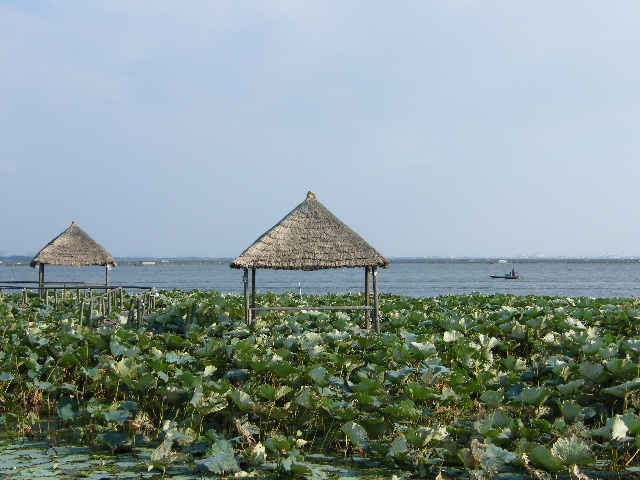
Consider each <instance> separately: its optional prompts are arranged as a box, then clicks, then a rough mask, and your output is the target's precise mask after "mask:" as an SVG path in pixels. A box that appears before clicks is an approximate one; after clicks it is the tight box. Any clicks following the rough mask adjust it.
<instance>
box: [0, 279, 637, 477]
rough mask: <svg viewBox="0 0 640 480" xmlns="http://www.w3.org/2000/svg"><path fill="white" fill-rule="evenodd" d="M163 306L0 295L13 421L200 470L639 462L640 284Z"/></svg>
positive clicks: (29, 429)
mask: <svg viewBox="0 0 640 480" xmlns="http://www.w3.org/2000/svg"><path fill="white" fill-rule="evenodd" d="M258 300H259V304H260V305H262V306H278V305H289V306H291V305H309V304H311V305H313V304H318V305H328V304H329V305H343V304H344V305H351V304H358V303H360V304H362V302H363V298H362V296H360V295H331V294H329V295H326V296H320V297H315V296H304V295H303V296H299V295H293V294H286V295H275V294H264V295H260V296H259V299H258ZM156 307H157V308H156V311H155V312H154V313H151V314H150V315H148V316H147V317H145V319H144V322H142V324H141V325H136V326H129V325H127V324H126V323H124V320H125V319H124V317H121V316H120V315H119V314H117V313H114V314H110V315H108V316H107V317H105V318H101V319H100V324H99V325H92V326H87V325H86V324H82V323H80V322H79V320H78V319H79V315H78V310H79V305H78V304H76V303H74V302H72V301H67V302H60V303H58V305H56V306H54V305H47V304H45V303H43V302H42V301H41V300H39V299H37V298H34V297H30V298H29V299H28V304H25V303H24V302H23V298H22V297H21V296H11V295H3V294H0V329H1V330H0V331H1V339H2V342H1V344H0V348H1V351H0V422H1V423H2V425H4V427H5V428H6V429H7V430H8V431H17V432H19V433H20V434H21V435H25V436H28V435H33V434H37V433H39V431H40V429H43V428H47V434H48V435H49V436H50V438H51V439H52V440H65V441H67V442H72V443H74V444H84V445H92V446H96V445H97V446H102V447H103V448H107V449H109V450H110V452H111V453H113V454H117V453H118V452H121V451H127V450H131V449H135V448H136V446H139V445H145V446H149V445H152V446H154V448H155V450H154V452H153V455H152V456H151V460H150V461H149V467H150V468H156V469H159V470H164V469H165V468H166V467H167V465H169V464H170V463H172V462H176V461H182V462H184V461H188V462H192V463H193V465H194V469H195V470H196V471H199V472H202V473H203V474H230V473H235V472H239V471H251V470H260V469H261V468H265V465H276V467H275V468H276V470H278V471H279V472H286V473H288V474H299V475H302V476H307V475H311V470H310V469H309V468H308V466H307V464H306V463H305V457H306V456H308V455H310V454H317V453H319V452H321V453H323V454H327V455H334V456H335V455H339V456H350V455H351V456H359V457H362V456H364V457H367V458H373V459H376V460H377V461H379V462H382V463H387V464H389V465H393V466H396V467H400V468H402V469H403V470H405V471H406V472H410V473H411V475H412V476H415V477H421V476H422V477H433V476H434V475H435V474H436V473H438V472H439V471H440V469H444V470H449V471H456V470H465V471H467V472H471V473H473V474H474V475H475V477H476V478H482V477H484V478H493V477H496V476H497V475H499V474H502V473H504V472H520V473H522V474H523V475H527V476H531V477H532V478H552V477H553V476H556V475H557V474H558V473H557V472H560V473H568V472H572V475H578V474H579V473H580V472H579V470H582V471H583V472H585V471H586V472H587V473H589V472H592V473H593V472H596V474H599V473H602V472H615V473H618V474H619V475H620V474H623V473H628V472H633V471H635V470H636V465H637V463H636V458H637V453H638V448H639V447H640V413H639V410H638V409H639V408H640V401H639V398H638V392H639V391H640V371H639V368H640V367H639V365H640V363H639V358H640V355H639V354H640V335H639V333H638V319H639V318H640V302H639V301H637V300H635V299H617V298H616V299H592V298H577V299H569V298H551V297H533V296H531V297H516V296H511V295H500V294H498V295H491V296H487V295H482V294H477V293H474V294H469V295H461V296H449V297H438V298H419V299H416V298H409V297H399V296H388V295H387V296H385V295H383V296H382V298H381V309H382V312H383V315H382V317H383V322H382V331H381V333H379V334H376V333H373V332H367V331H364V330H363V329H362V326H363V323H364V321H363V319H362V317H361V316H358V315H356V314H349V315H348V314H346V313H343V312H338V313H335V312H332V313H330V314H325V313H320V312H312V311H303V312H299V313H298V314H297V315H291V314H284V313H282V312H269V313H268V314H265V315H264V316H261V317H259V318H258V319H257V320H256V321H255V322H254V324H253V325H252V326H251V327H248V326H247V325H245V323H244V321H243V304H242V298H241V296H239V295H224V294H220V293H218V292H201V291H193V292H184V291H173V292H160V297H159V298H158V299H157V301H156ZM360 315H361V314H360ZM523 478H524V477H523Z"/></svg>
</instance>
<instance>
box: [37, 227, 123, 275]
mask: <svg viewBox="0 0 640 480" xmlns="http://www.w3.org/2000/svg"><path fill="white" fill-rule="evenodd" d="M39 263H41V264H44V265H70V266H73V267H86V266H88V265H102V266H106V265H112V266H114V267H115V266H116V265H117V263H116V261H115V259H114V258H113V257H112V256H111V254H110V253H109V252H107V251H106V250H105V249H104V248H103V247H102V245H100V244H99V243H98V242H96V241H95V240H94V239H93V238H91V237H90V236H89V235H87V234H86V233H85V232H84V230H82V229H81V228H80V227H79V226H78V225H77V224H76V222H72V223H71V226H70V227H69V228H67V229H66V230H65V231H64V232H62V233H61V234H60V235H58V236H57V237H56V238H54V239H53V240H51V241H50V242H49V243H48V244H47V246H46V247H44V248H43V249H42V250H40V251H39V252H38V254H37V255H36V256H35V257H34V258H33V260H31V266H32V267H35V266H36V265H38V264H39Z"/></svg>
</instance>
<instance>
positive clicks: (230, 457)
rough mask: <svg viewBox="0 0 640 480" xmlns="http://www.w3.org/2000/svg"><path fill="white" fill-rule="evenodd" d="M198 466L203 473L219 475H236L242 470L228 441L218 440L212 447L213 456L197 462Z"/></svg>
mask: <svg viewBox="0 0 640 480" xmlns="http://www.w3.org/2000/svg"><path fill="white" fill-rule="evenodd" d="M196 466H197V467H198V468H199V469H200V471H203V472H211V473H215V474H217V475H222V474H228V473H235V472H237V471H239V470H240V467H239V466H238V462H237V461H236V458H235V452H234V450H233V447H232V446H231V443H230V442H229V441H228V440H218V441H217V442H216V443H214V444H213V446H212V447H211V455H210V456H208V457H206V458H204V459H202V460H198V461H197V462H196Z"/></svg>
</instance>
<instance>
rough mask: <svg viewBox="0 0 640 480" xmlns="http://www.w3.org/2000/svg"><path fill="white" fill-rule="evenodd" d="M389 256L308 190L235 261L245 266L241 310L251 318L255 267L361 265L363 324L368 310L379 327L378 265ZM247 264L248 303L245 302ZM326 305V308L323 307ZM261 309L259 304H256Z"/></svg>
mask: <svg viewBox="0 0 640 480" xmlns="http://www.w3.org/2000/svg"><path fill="white" fill-rule="evenodd" d="M389 263H390V262H389V260H387V259H386V258H385V257H383V256H382V255H381V254H380V253H378V251H377V250H376V249H375V248H373V247H372V246H371V245H369V244H368V243H367V242H366V241H364V239H363V238H362V237H360V235H358V234H357V233H356V232H354V231H353V230H352V229H351V228H349V227H348V226H347V225H345V224H344V223H343V222H341V221H340V220H339V219H338V218H337V217H335V216H334V215H333V214H332V213H331V212H330V211H329V210H327V208H326V207H325V206H324V205H322V204H321V203H320V202H319V201H318V199H317V198H316V195H315V193H313V192H309V193H308V194H307V198H306V199H305V200H304V201H303V202H302V203H301V204H300V205H298V206H297V207H296V208H294V209H293V210H292V211H291V212H290V213H289V214H288V215H287V216H286V217H284V218H283V219H282V220H280V222H278V223H277V224H276V225H275V226H274V227H273V228H271V229H270V230H268V231H267V232H266V233H264V234H263V235H262V236H261V237H260V238H258V239H257V240H256V241H255V242H254V243H253V244H252V245H251V246H250V247H249V248H247V249H246V250H245V251H244V252H243V253H242V254H241V255H240V256H239V257H238V258H237V259H236V260H235V261H233V262H232V263H231V267H232V268H239V269H243V270H244V286H245V288H244V291H245V314H246V319H247V322H248V323H250V322H251V316H252V312H254V311H255V310H258V309H257V308H256V296H255V291H256V290H255V285H256V281H255V277H256V269H259V268H272V269H281V270H321V269H327V268H343V267H348V268H364V269H365V299H366V304H365V306H364V307H353V309H362V310H365V316H366V319H367V326H368V322H369V316H368V314H369V311H371V310H372V311H373V314H374V323H375V326H376V328H377V327H378V313H379V312H378V277H377V269H378V267H383V268H386V267H387V266H388V265H389ZM249 269H251V271H252V275H251V303H249V274H248V272H249ZM370 275H371V276H372V277H373V290H374V292H373V295H374V305H373V307H372V306H371V305H370V300H369V297H370V292H369V276H370ZM326 309H330V307H326ZM259 310H262V309H259Z"/></svg>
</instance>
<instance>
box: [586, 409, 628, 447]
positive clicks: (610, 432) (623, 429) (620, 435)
mask: <svg viewBox="0 0 640 480" xmlns="http://www.w3.org/2000/svg"><path fill="white" fill-rule="evenodd" d="M628 432H629V427H628V426H627V424H626V423H625V421H624V418H623V417H622V416H621V415H616V416H615V417H610V418H607V421H606V422H605V425H604V427H602V428H599V429H596V430H591V434H592V435H595V436H598V437H603V438H606V439H608V440H617V441H629V440H633V439H632V438H631V437H628V436H627V433H628Z"/></svg>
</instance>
